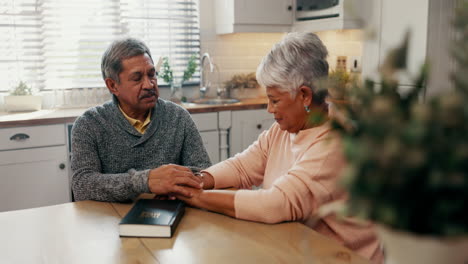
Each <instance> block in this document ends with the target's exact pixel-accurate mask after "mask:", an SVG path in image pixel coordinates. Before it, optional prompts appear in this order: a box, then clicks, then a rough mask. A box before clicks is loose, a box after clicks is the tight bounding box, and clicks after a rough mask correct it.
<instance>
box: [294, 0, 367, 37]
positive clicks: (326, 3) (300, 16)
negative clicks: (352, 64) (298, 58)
mask: <svg viewBox="0 0 468 264" xmlns="http://www.w3.org/2000/svg"><path fill="white" fill-rule="evenodd" d="M294 4H295V6H294V8H295V10H296V12H295V22H294V24H293V31H311V32H317V31H324V30H337V29H352V28H353V29H356V28H363V25H364V23H363V22H364V19H365V18H366V17H367V16H368V15H369V10H371V9H370V7H371V6H372V0H294Z"/></svg>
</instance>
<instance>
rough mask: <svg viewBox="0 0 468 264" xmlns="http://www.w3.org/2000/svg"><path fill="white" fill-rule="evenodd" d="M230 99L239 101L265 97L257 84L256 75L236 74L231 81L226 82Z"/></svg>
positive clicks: (225, 85) (252, 73)
mask: <svg viewBox="0 0 468 264" xmlns="http://www.w3.org/2000/svg"><path fill="white" fill-rule="evenodd" d="M224 87H226V91H228V97H232V98H237V99H246V98H257V97H261V96H264V95H263V93H262V90H261V89H260V86H259V85H258V83H257V78H256V77H255V73H254V72H251V73H245V74H244V73H240V74H234V75H233V76H232V77H231V79H229V80H228V81H226V82H224Z"/></svg>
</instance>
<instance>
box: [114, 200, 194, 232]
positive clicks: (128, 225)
mask: <svg viewBox="0 0 468 264" xmlns="http://www.w3.org/2000/svg"><path fill="white" fill-rule="evenodd" d="M184 212H185V204H184V202H182V201H178V200H156V199H140V200H138V201H137V202H136V203H135V204H134V205H133V207H132V209H130V211H129V212H128V213H127V214H126V215H125V217H124V218H123V219H122V220H121V221H120V223H119V235H120V236H125V237H172V235H173V234H174V231H175V229H176V228H177V225H178V224H179V222H180V219H182V216H183V214H184Z"/></svg>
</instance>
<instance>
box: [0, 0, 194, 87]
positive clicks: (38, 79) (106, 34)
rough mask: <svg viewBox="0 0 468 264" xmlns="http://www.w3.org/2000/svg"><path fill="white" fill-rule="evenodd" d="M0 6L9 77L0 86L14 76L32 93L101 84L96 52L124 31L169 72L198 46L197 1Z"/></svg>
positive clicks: (35, 1) (8, 0)
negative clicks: (166, 63)
mask: <svg viewBox="0 0 468 264" xmlns="http://www.w3.org/2000/svg"><path fill="white" fill-rule="evenodd" d="M0 8H1V9H0V15H1V17H2V22H0V25H1V27H0V29H1V30H2V31H1V32H0V34H2V35H6V36H7V38H6V39H5V41H2V43H1V44H0V45H2V46H0V47H1V50H2V51H1V52H2V53H5V54H1V55H2V56H1V58H0V72H1V74H2V75H7V76H8V78H7V79H3V78H1V79H2V80H0V81H1V82H2V85H1V86H0V90H2V89H3V90H5V88H7V87H12V86H13V85H14V83H17V82H19V80H23V81H26V82H27V83H28V84H30V85H32V86H33V87H34V88H37V89H39V90H53V89H70V88H89V87H102V86H104V82H103V80H102V77H101V70H100V61H101V56H102V54H103V52H104V50H105V49H106V48H107V46H108V45H109V44H110V43H111V42H112V41H113V40H115V39H117V38H120V37H125V36H128V37H135V38H138V39H141V40H143V41H144V42H145V43H146V44H147V45H148V47H149V48H150V50H151V52H152V55H153V59H154V60H155V63H156V62H157V60H158V58H159V57H160V56H168V57H169V59H170V62H171V66H172V68H173V70H174V74H175V76H182V74H183V71H184V69H185V67H186V65H187V63H188V60H189V58H190V56H191V55H192V54H197V57H198V54H199V51H200V30H199V22H198V5H197V1H196V0H179V1H171V0H0ZM4 17H5V18H7V20H6V22H5V23H4V22H3V21H4V19H3V18H4ZM2 39H3V37H2ZM5 55H8V56H5ZM159 81H160V82H159V83H160V84H163V83H162V80H159ZM190 81H192V82H197V81H199V76H198V75H196V76H194V77H193V78H192V79H191V80H190ZM7 89H8V88H7Z"/></svg>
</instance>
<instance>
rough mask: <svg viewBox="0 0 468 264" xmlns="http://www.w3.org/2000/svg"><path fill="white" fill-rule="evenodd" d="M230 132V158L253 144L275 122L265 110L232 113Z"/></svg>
mask: <svg viewBox="0 0 468 264" xmlns="http://www.w3.org/2000/svg"><path fill="white" fill-rule="evenodd" d="M231 118H232V121H231V122H232V125H231V130H230V133H229V134H230V141H229V146H230V156H231V157H232V156H234V155H235V154H237V153H239V152H242V151H243V150H245V149H246V148H247V147H248V146H250V145H251V144H252V143H253V142H255V141H256V140H257V138H258V136H259V135H260V133H262V132H263V131H265V130H268V129H269V128H270V127H271V125H272V124H273V123H274V122H275V119H274V118H273V115H272V114H270V113H268V112H267V110H266V109H258V110H241V111H232V116H231Z"/></svg>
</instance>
